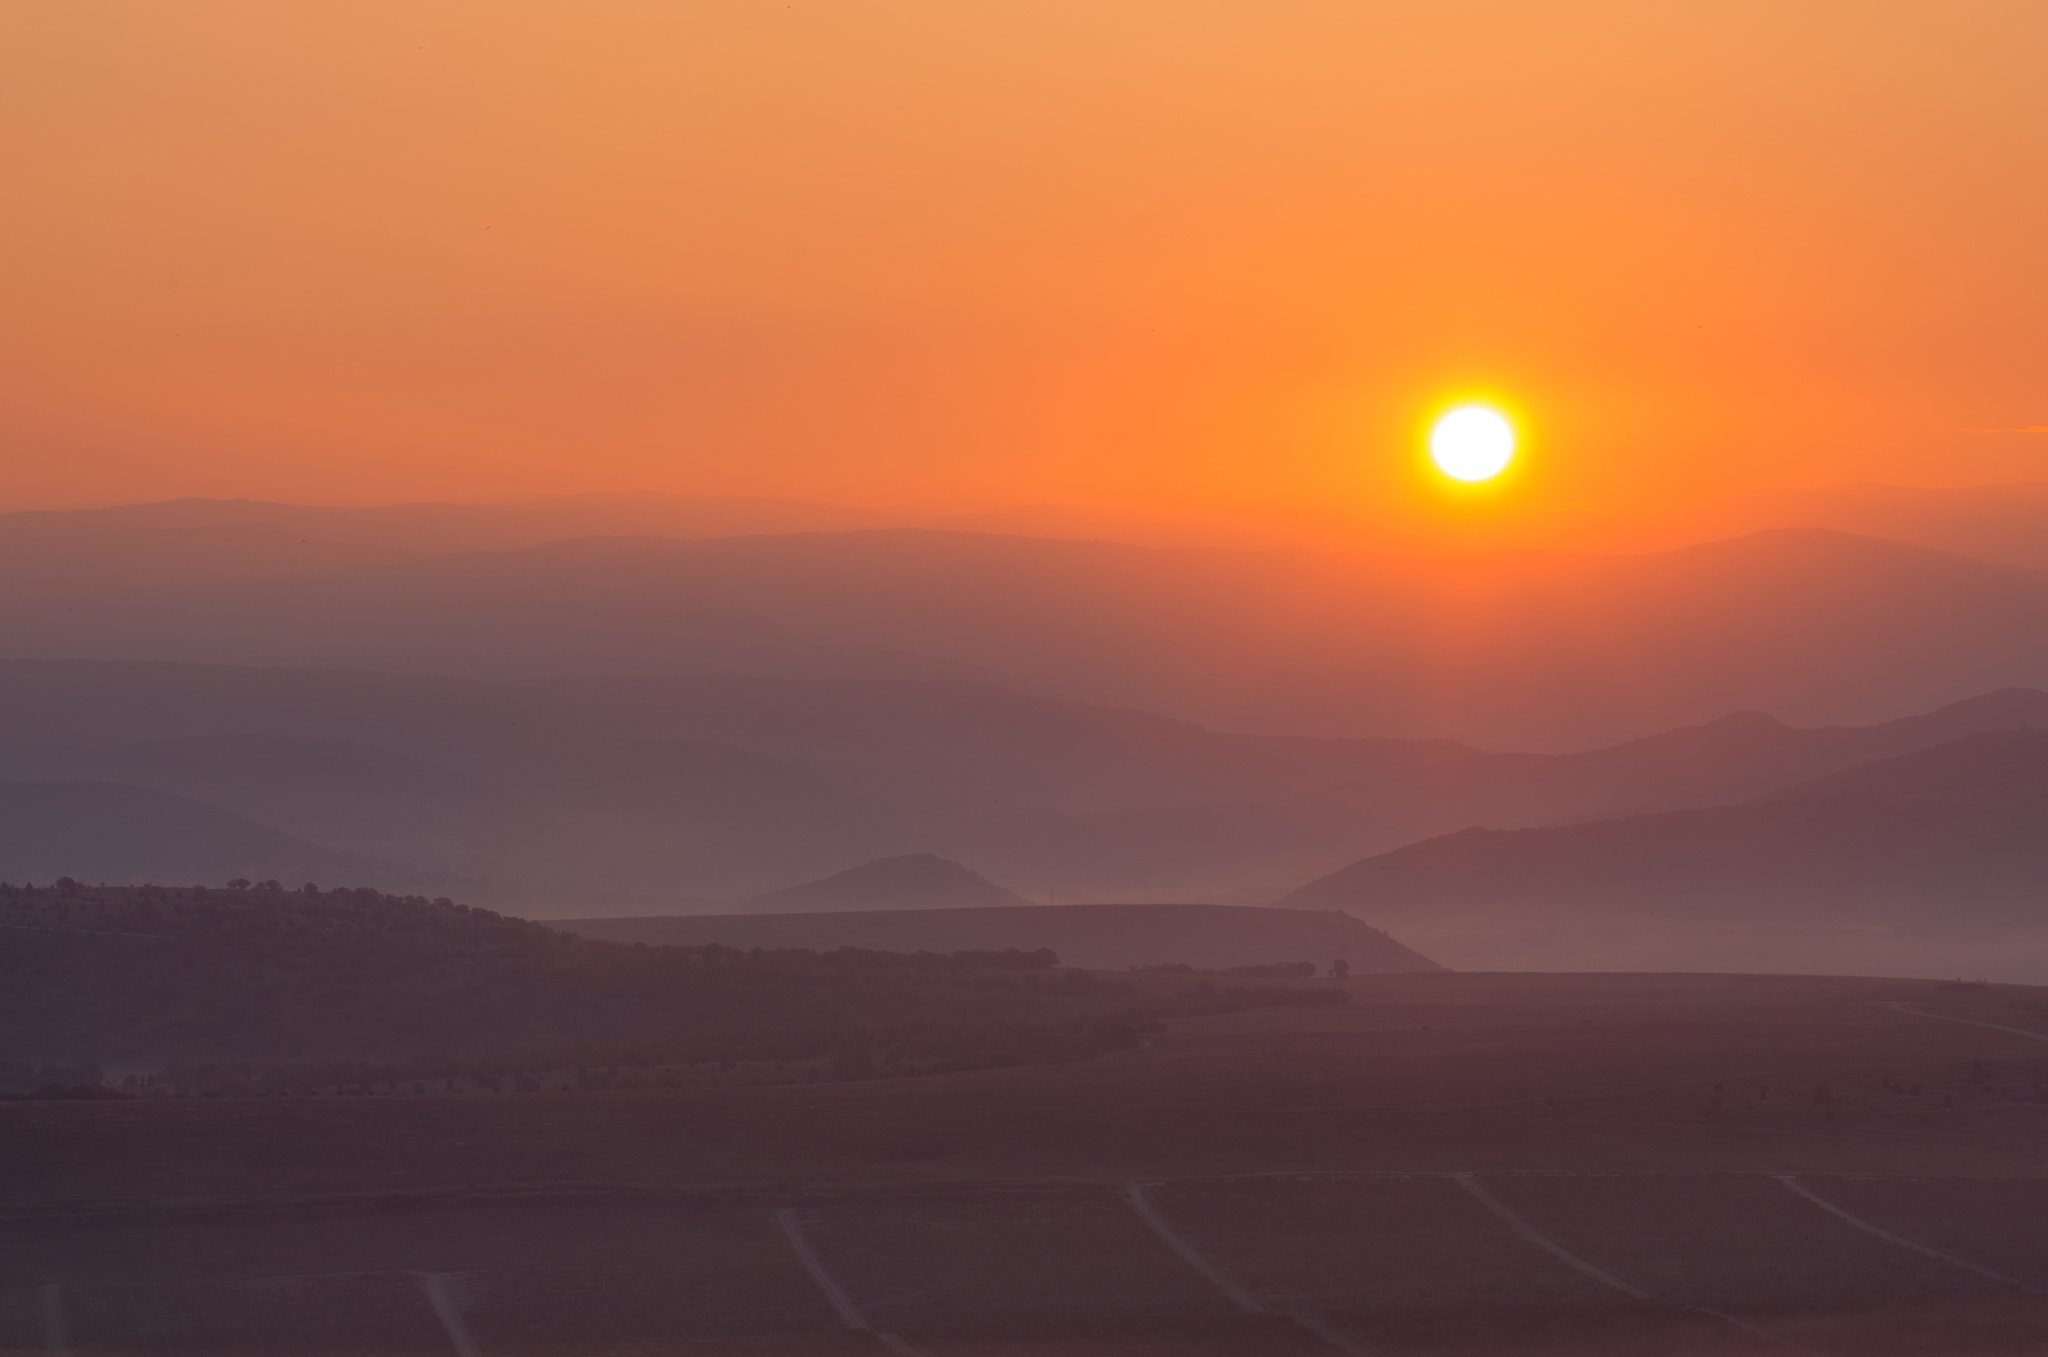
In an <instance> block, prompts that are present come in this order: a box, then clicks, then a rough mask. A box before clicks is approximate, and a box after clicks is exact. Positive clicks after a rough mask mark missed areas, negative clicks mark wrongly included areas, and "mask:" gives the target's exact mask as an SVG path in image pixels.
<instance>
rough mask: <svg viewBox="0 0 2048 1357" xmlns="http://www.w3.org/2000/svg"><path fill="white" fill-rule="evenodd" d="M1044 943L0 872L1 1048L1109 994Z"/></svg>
mask: <svg viewBox="0 0 2048 1357" xmlns="http://www.w3.org/2000/svg"><path fill="white" fill-rule="evenodd" d="M1053 961H1054V958H1052V957H1051V956H1049V955H1048V956H1039V957H1028V956H1023V955H1020V954H1009V955H995V956H989V955H970V956H925V957H908V956H899V955H882V954H877V953H860V952H842V953H836V954H834V955H830V956H819V955H817V954H816V953H813V952H775V953H770V954H763V955H757V956H748V955H745V954H742V953H739V952H736V951H733V950H731V949H727V948H704V947H697V948H682V947H651V948H650V947H629V946H619V945H616V944H612V943H605V942H593V941H589V940H586V939H583V938H578V937H574V936H572V935H570V934H568V933H564V932H560V931H558V930H556V929H551V928H546V927H543V926H541V925H539V924H534V923H528V922H526V921H524V920H520V919H511V918H505V917H502V916H499V915H496V914H493V913H490V912H488V911H484V910H474V909H469V908H466V907H463V906H459V905H455V904H452V903H450V902H448V901H446V900H434V901H429V900H426V899H424V898H421V897H417V896H413V897H396V896H390V895H383V894H380V893H379V892H376V891H373V890H369V889H354V890H349V889H340V890H327V891H321V892H318V893H307V892H305V891H280V890H270V889H261V888H259V889H254V890H220V889H212V890H205V889H200V890H194V889H192V888H189V887H188V888H184V889H176V890H173V889H166V888H162V887H152V888H121V887H112V888H96V887H90V886H85V887H76V886H66V887H64V888H62V889H57V888H52V887H48V886H45V887H41V888H38V889H37V890H35V891H33V892H29V891H24V890H23V889H22V888H20V887H19V886H7V887H0V1047H4V1049H0V1062H16V1063H26V1064H32V1065H33V1064H42V1063H45V1062H52V1061H58V1062H66V1063H70V1062H84V1061H93V1062H99V1063H102V1064H131V1065H132V1064H135V1063H144V1062H155V1061H182V1062H193V1061H233V1060H246V1061H309V1060H311V1061H334V1060H371V1061H375V1060H394V1059H402V1058H406V1057H417V1056H425V1055H443V1056H460V1055H468V1056H477V1057H485V1056H491V1055H510V1054H517V1053H526V1052H534V1051H544V1050H549V1049H556V1050H559V1049H561V1048H564V1047H575V1046H590V1045H597V1044H604V1043H658V1042H662V1041H673V1040H677V1039H695V1040H699V1041H702V1040H705V1039H708V1038H712V1037H716V1036H719V1035H721V1034H725V1035H732V1034H760V1033H765V1032H775V1031H792V1030H800V1029H812V1030H816V1029H832V1028H851V1027H854V1026H859V1025H878V1024H890V1023H902V1022H909V1021H922V1022H941V1023H946V1022H954V1023H957V1022H969V1023H988V1022H1004V1021H1008V1022H1016V1021H1040V1022H1042V1021H1045V1020H1048V1019H1058V1018H1060V1017H1062V1016H1063V1015H1065V1014H1068V1013H1070V1012H1077V1011H1080V1012H1087V1011H1101V1010H1102V1009H1104V1008H1109V1007H1114V1006H1116V1005H1114V1004H1112V1003H1110V1002H1109V1001H1110V1000H1111V999H1113V998H1114V997H1115V996H1114V995H1113V994H1111V992H1110V990H1109V989H1108V988H1106V987H1105V986H1104V984H1103V983H1102V982H1100V981H1097V980H1095V979H1093V978H1091V977H1088V976H1085V975H1068V974H1064V973H1054V972H1053V971H1052V970H1051V967H1052V964H1053Z"/></svg>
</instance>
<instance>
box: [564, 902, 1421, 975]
mask: <svg viewBox="0 0 2048 1357" xmlns="http://www.w3.org/2000/svg"><path fill="white" fill-rule="evenodd" d="M551 922H552V923H553V926H554V927H556V928H562V929H567V930H570V931H572V932H575V933H578V934H581V935H583V936H585V937H593V938H605V939H610V940H614V941H619V942H647V943H665V944H695V945H702V944H704V943H711V942H716V943H722V944H724V945H725V946H728V947H740V948H747V947H812V948H831V947H874V948H883V949H887V950H891V951H918V950H929V951H955V950H961V949H967V948H1003V947H1016V948H1021V949H1023V950H1025V951H1031V950H1035V949H1037V948H1040V947H1049V948H1051V949H1052V950H1054V951H1055V952H1058V953H1059V955H1060V959H1061V960H1062V961H1064V962H1065V963H1067V964H1068V965H1070V966H1086V967H1093V968H1097V969H1107V970H1121V969H1123V968H1125V967H1129V966H1144V965H1157V964H1162V963H1182V964H1186V965H1190V966H1199V967H1218V968H1220V967H1227V966H1246V965H1270V964H1274V963H1278V962H1289V961H1313V962H1315V963H1316V965H1317V967H1318V968H1326V967H1327V966H1328V965H1329V963H1330V962H1331V961H1333V960H1336V959H1338V958H1340V957H1341V958H1343V959H1344V960H1345V961H1347V962H1348V963H1349V964H1350V967H1351V970H1352V971H1353V972H1354V973H1357V974H1391V973H1396V972H1405V971H1434V970H1440V969H1442V968H1441V967H1439V966H1438V965H1437V964H1436V963H1435V962H1433V961H1431V960H1430V959H1429V958H1427V957H1425V956H1422V955H1419V954H1418V953H1416V952H1412V951H1410V950H1409V949H1408V948H1406V947H1403V946H1402V945H1401V944H1400V943H1398V942H1396V941H1394V939H1392V938H1390V937H1388V936H1387V935H1386V934H1385V933H1382V932H1381V931H1379V930H1378V929H1377V928H1373V927H1370V926H1368V925H1366V924H1363V923H1360V922H1359V921H1358V920H1357V919H1355V918H1351V917H1348V916H1346V915H1344V914H1337V913H1323V912H1311V911H1308V910H1299V909H1253V908H1246V907H1241V906H1232V905H1027V906H1023V907H1016V908H997V909H918V910H910V909H898V910H876V911H872V912H866V913H831V914H699V915H670V916H667V917H658V918H645V919H559V920H552V921H551Z"/></svg>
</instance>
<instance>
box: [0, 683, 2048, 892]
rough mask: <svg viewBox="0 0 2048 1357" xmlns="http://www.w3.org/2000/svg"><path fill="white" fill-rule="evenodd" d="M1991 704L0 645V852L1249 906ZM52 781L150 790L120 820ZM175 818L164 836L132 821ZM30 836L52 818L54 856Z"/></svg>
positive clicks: (1867, 743) (467, 880) (1760, 784)
mask: <svg viewBox="0 0 2048 1357" xmlns="http://www.w3.org/2000/svg"><path fill="white" fill-rule="evenodd" d="M2014 728H2033V729H2039V730H2048V694H2043V693H2040V692H2035V691H2026V690H2009V691H2004V692H1998V693H1992V694H1987V695H1984V696H1981V697H1978V698H1973V699H1971V700H1969V701H1966V702H1961V703H1957V704H1953V705H1951V706H1949V707H1946V708H1943V709H1941V710H1938V711H1935V712H1932V713H1928V714H1925V715H1922V716H1916V717H1910V718H1905V719H1902V720H1899V721H1894V722H1889V723H1885V724H1881V725H1876V726H1866V727H1833V728H1798V727H1791V726H1787V725H1784V724H1782V723H1780V722H1778V721H1776V720H1773V719H1772V718H1769V717H1766V716H1762V715H1757V714H1748V715H1739V716H1734V717H1728V718H1724V719H1722V720H1719V721H1714V722H1710V723H1707V724H1705V725H1702V726H1697V727H1691V728H1687V729H1683V730H1676V731H1670V732H1666V733H1664V734H1662V735H1658V736H1653V737H1650V738H1648V739H1644V740H1638V741H1632V742H1629V743H1626V744H1621V745H1616V746H1611V747H1608V748H1605V749H1599V750H1593V751H1590V752H1586V753H1580V754H1566V755H1547V754H1489V753H1485V752H1482V751H1480V750H1477V749H1473V748H1471V747H1469V746H1466V745H1462V744H1459V743H1457V742H1454V741H1448V740H1343V739H1316V738H1307V737H1284V736H1252V735H1235V734H1226V733H1220V732H1216V731H1213V730H1208V729H1205V728H1203V727H1200V726H1197V725H1194V724H1192V723H1189V722H1185V721H1179V720H1173V719H1168V718H1164V717H1159V716H1153V715H1148V714H1146V713H1143V712H1136V711H1129V710H1122V709H1116V708H1110V707H1104V706H1096V705H1089V704H1082V703H1075V702H1069V701H1064V700H1059V699H1053V698H1047V697H1042V696H1032V695H1027V694H1019V693H1015V692H1011V691H1006V690H1003V689H999V688H994V687H990V686H988V685H984V684H975V683H961V682H901V681H880V680H863V681H823V680H813V681H798V680H787V679H784V680H772V679H757V678H756V679H742V678H681V679H654V678H644V679H582V680H547V681H526V682H481V681H474V680H458V679H444V678H430V677H422V676H410V675H377V674H362V673H345V672H309V671H293V670H281V669H255V668H236V667H226V666H196V665H170V664H134V663H100V662H76V661H14V662H0V783H5V784H8V786H9V793H8V794H9V795H10V796H11V797H13V798H15V801H16V802H18V803H19V804H20V806H21V807H22V808H23V809H22V810H21V812H20V813H22V814H26V813H28V811H27V808H28V806H29V804H30V803H31V802H33V801H35V800H36V799H37V798H43V801H44V803H45V804H43V805H42V806H41V808H40V809H37V810H36V811H35V814H37V815H39V816H41V817H42V818H41V819H40V820H38V821H37V823H39V824H43V825H44V826H45V828H44V829H41V830H38V831H37V833H36V834H35V835H34V836H33V837H32V838H15V839H7V838H5V837H0V880H20V879H22V878H23V877H24V876H26V877H28V878H29V879H39V876H40V875H45V874H51V873H59V874H68V875H72V876H76V877H79V878H81V879H86V878H90V879H93V880H100V879H105V880H109V881H114V880H118V879H128V878H129V875H130V874H132V873H134V872H143V873H145V878H146V877H148V876H161V877H162V878H163V879H167V880H169V879H176V880H178V881H179V882H181V883H186V884H189V881H218V880H224V879H226V878H227V877H228V876H232V875H254V874H256V872H255V859H253V858H250V857H249V850H248V844H249V843H250V839H249V834H250V833H251V832H252V831H253V830H257V829H260V830H263V831H265V832H268V833H270V834H272V835H274V836H277V837H276V838H274V839H273V840H272V841H271V843H272V850H266V851H270V853H271V855H270V856H268V857H265V858H264V859H263V862H264V863H266V864H268V865H265V866H264V867H263V868H262V870H261V872H260V875H263V876H273V875H274V876H277V877H279V878H280V879H286V880H293V881H303V880H313V881H318V882H321V883H323V884H326V883H328V882H330V881H340V882H343V883H347V884H375V885H379V886H382V887H385V888H387V889H405V890H417V891H422V892H424V893H427V894H449V895H452V896H456V897H458V898H462V899H466V900H472V901H476V902H479V903H489V904H494V905H496V906H498V907H502V908H510V909H517V910H520V911H522V912H532V913H538V914H545V915H573V914H621V913H662V912H673V911H676V910H697V911H714V912H715V911H730V910H734V909H737V908H739V903H740V902H741V901H745V900H748V899H750V898H752V897H755V896H757V895H761V894H763V893H768V892H775V891H779V890H782V889H784V888H787V887H791V886H795V885H798V884H800V883H802V882H806V881H814V880H816V879H818V878H822V877H826V876H828V875H830V874H832V873H835V872H840V871H843V870H845V869H847V868H849V867H852V866H855V865H857V864H860V863H863V862H868V861H870V860H872V859H876V858H886V857H901V856H905V855H910V854H919V853H930V854H937V855H939V856H942V857H944V858H947V859H951V860H953V861H955V862H958V863H963V864H966V865H967V866H968V867H970V868H972V869H974V870H976V871H978V872H982V873H985V874H986V875H987V876H988V877H989V878H990V879H992V880H993V881H994V882H995V883H998V885H999V886H1000V887H1002V888H1006V889H1008V890H1012V891H1017V892H1019V893H1021V894H1023V895H1025V896H1026V897H1027V898H1031V899H1046V898H1052V895H1051V893H1052V892H1053V891H1055V890H1056V891H1058V897H1057V898H1061V899H1065V900H1069V901H1071V900H1074V899H1077V898H1090V897H1093V898H1096V899H1101V898H1104V897H1108V898H1111V899H1117V898H1121V899H1145V898H1151V899H1162V898H1163V899H1176V898H1177V899H1183V900H1186V899H1196V900H1201V899H1208V900H1216V901H1224V902H1229V901H1249V902H1254V903H1265V902H1267V901H1269V900H1271V899H1272V898H1274V897H1275V896H1277V895H1279V894H1281V893H1282V892H1284V891H1285V890H1286V889H1287V888H1288V887H1289V886H1291V885H1293V884H1295V883H1299V882H1301V881H1305V880H1308V879H1311V878H1314V877H1318V876H1322V875H1325V874H1328V873H1330V872H1332V871H1335V870H1336V869H1338V868H1339V867H1342V866H1343V865H1344V864H1345V863H1347V862H1352V861H1355V860H1357V859H1359V858H1361V857H1364V856H1367V855H1370V854H1373V853H1378V852H1383V851H1385V850H1389V849H1394V848H1397V847H1399V846H1401V845H1403V844H1408V843H1412V842H1414V841H1416V840H1421V839H1426V838H1429V837H1432V836H1435V835H1440V834H1444V833H1447V832H1450V831H1453V830H1458V829H1462V828H1464V827H1467V826H1470V825H1474V824H1480V825H1489V826H1495V827H1501V828H1508V827H1517V826H1541V825H1548V824H1558V823H1561V822H1567V821H1578V820H1594V819H1602V818H1609V817H1613V816H1617V815H1625V814H1630V813H1636V812H1645V811H1664V810H1671V809H1678V808H1684V807H1698V806H1711V805H1715V804H1719V803H1726V802H1731V801H1737V800H1741V799H1745V798H1751V797H1756V796H1761V795H1764V794H1767V793H1770V792H1773V791H1777V790H1780V789H1783V788H1786V787H1790V786H1793V785H1794V784H1797V783H1801V782H1806V781H1810V780H1812V779H1814V778H1818V777H1824V776H1826V775H1828V774H1830V773H1836V772H1839V771H1841V770H1844V769H1848V768H1853V767H1856V766H1858V765H1861V764H1866V763H1868V762H1870V761H1872V760H1875V759H1881V758H1886V757H1891V756H1895V755H1898V754H1902V753H1910V752H1912V751H1914V750H1918V749H1925V748H1928V747H1930V746H1933V745H1937V744H1941V743H1943V742H1946V741H1949V740H1953V739H1955V738H1957V737H1959V736H1961V735H1965V734H1969V733H1972V732H1977V731H1995V730H2003V729H2014ZM56 783H65V784H78V783H92V784H98V785H101V786H112V787H125V788H130V789H139V790H140V791H146V792H148V793H151V794H153V796H154V798H155V799H150V798H146V797H138V798H132V799H130V800H128V801H124V802H123V803H122V804H123V806H124V807H125V809H123V810H122V811H121V812H120V815H121V816H125V817H127V818H123V819H116V818H110V816H113V814H114V812H113V811H111V810H110V809H108V808H107V807H105V806H93V805H88V804H87V803H86V802H85V801H82V800H80V799H79V796H78V795H76V794H73V793H62V794H60V793H58V792H56V791H52V790H49V787H48V784H56ZM39 785H40V786H42V787H43V790H36V787H37V786H39ZM96 795H101V796H109V795H112V793H98V794H96ZM190 803H198V804H199V805H201V806H203V807H206V808H210V809H211V811H212V812H213V813H214V814H215V815H216V817H217V818H216V819H215V820H214V821H211V822H209V823H210V824H212V825H213V828H206V827H204V826H202V825H199V824H197V823H196V822H194V821H193V820H192V819H191V815H192V813H193V812H192V811H191V810H190ZM159 820H160V821H161V824H162V826H171V825H176V826H177V828H176V829H175V831H173V830H172V829H170V828H165V827H152V825H153V824H155V823H156V822H157V821H159ZM117 826H118V827H117ZM173 841H175V842H177V843H179V844H181V845H183V847H182V848H181V850H180V852H181V853H182V854H183V856H181V857H179V858H178V859H177V861H176V863H175V864H174V863H173V862H172V861H170V860H168V859H163V858H162V857H161V855H160V854H145V855H143V856H142V857H138V856H136V855H135V853H134V852H132V851H131V849H130V847H129V846H128V845H130V844H143V843H159V844H161V843H169V842H173ZM41 843H48V844H57V843H62V844H66V845H69V846H68V847H67V848H66V849H65V850H64V854H63V855H61V856H62V859H63V860H62V861H52V860H51V859H52V857H53V854H52V853H49V852H45V851H42V850H40V849H39V848H37V846H36V845H37V844H41ZM294 844H296V845H300V846H297V847H291V846H290V845H294ZM8 845H12V846H8ZM344 862H345V863H347V864H353V865H351V866H343V865H340V864H342V863H344ZM202 864H217V865H219V867H220V870H219V871H218V872H213V871H212V870H211V869H210V868H208V869H206V870H201V866H202ZM174 865H175V877H174V875H173V866H174ZM1362 917H1367V918H1371V919H1373V920H1374V921H1375V922H1379V920H1378V919H1377V918H1376V917H1375V916H1374V915H1372V914H1371V913H1369V912H1366V913H1363V914H1362Z"/></svg>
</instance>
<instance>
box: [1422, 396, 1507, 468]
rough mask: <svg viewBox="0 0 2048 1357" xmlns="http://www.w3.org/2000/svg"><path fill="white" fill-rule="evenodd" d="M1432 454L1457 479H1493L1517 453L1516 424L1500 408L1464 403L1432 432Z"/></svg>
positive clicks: (1430, 449)
mask: <svg viewBox="0 0 2048 1357" xmlns="http://www.w3.org/2000/svg"><path fill="white" fill-rule="evenodd" d="M1429 455H1430V458H1431V459H1432V460H1433V461H1435V463H1436V464H1437V467H1438V469H1439V470H1441V471H1442V472H1443V473H1444V475H1446V476H1449V477H1451V478H1452V479H1454V480H1460V481H1485V480H1491V479H1493V478H1494V477H1495V476H1498V475H1500V473H1501V472H1502V471H1503V470H1505V469H1506V467H1507V464H1508V461H1509V459H1511V458H1512V457H1513V456H1514V455H1515V427H1514V425H1512V424H1510V423H1508V421H1507V417H1506V416H1505V415H1503V414H1501V413H1500V412H1499V411H1498V410H1489V409H1487V408H1486V407H1485V406H1483V405H1461V406H1459V407H1458V408H1457V409H1455V410H1452V411H1450V412H1449V413H1447V414H1445V415H1444V417H1443V418H1442V419H1439V420H1438V421H1437V422H1436V428H1434V429H1433V430H1431V431H1430V435H1429Z"/></svg>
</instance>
